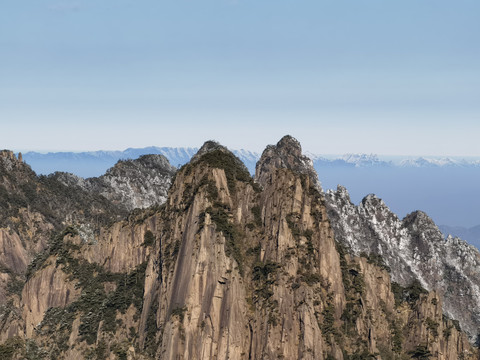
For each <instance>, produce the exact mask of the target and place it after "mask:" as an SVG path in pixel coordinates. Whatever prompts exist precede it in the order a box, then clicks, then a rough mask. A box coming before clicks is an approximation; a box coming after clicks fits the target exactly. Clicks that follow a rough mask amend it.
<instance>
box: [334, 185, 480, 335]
mask: <svg viewBox="0 0 480 360" xmlns="http://www.w3.org/2000/svg"><path fill="white" fill-rule="evenodd" d="M326 200H327V208H328V214H329V217H330V219H331V223H332V226H333V229H334V231H335V238H336V239H337V241H340V242H341V243H343V244H344V245H345V246H347V247H348V248H349V249H351V251H352V252H353V253H354V254H357V255H359V254H362V253H366V254H372V255H374V256H380V257H381V259H383V260H382V261H384V263H385V265H387V266H388V267H389V268H390V269H391V274H392V279H393V281H396V282H398V283H399V284H401V285H403V286H405V285H407V284H409V283H410V282H411V281H412V280H414V279H418V280H419V281H420V282H421V284H422V285H423V286H424V287H425V288H426V289H430V290H433V289H437V291H438V292H439V294H440V295H441V296H442V297H443V298H444V310H445V312H446V313H447V314H448V315H449V316H450V317H452V318H454V319H457V320H459V321H460V324H461V325H462V329H464V330H466V331H467V332H468V333H469V335H470V337H471V338H472V339H473V338H475V337H476V336H477V331H478V328H479V326H480V288H479V285H480V253H479V252H478V250H477V249H476V248H474V247H473V246H471V245H468V244H467V243H466V242H465V241H462V240H460V239H458V238H453V237H448V238H447V239H446V240H445V238H444V236H443V234H442V233H441V232H440V230H439V229H438V228H437V226H436V225H435V224H434V222H433V221H432V220H431V219H430V218H429V217H428V216H427V215H426V214H425V213H423V212H421V211H416V212H413V213H411V214H409V215H408V216H406V217H405V218H404V219H403V220H400V219H398V217H397V216H396V215H395V214H394V213H392V212H391V211H390V209H389V208H388V207H387V206H386V205H385V203H384V202H383V201H382V200H380V199H379V198H377V197H376V196H374V195H368V196H367V197H365V198H364V199H363V200H362V202H361V203H360V204H359V205H358V206H355V205H353V204H352V202H351V201H350V197H349V195H348V192H347V190H346V189H345V188H343V187H341V186H339V187H338V189H337V190H336V191H329V192H327V194H326Z"/></svg>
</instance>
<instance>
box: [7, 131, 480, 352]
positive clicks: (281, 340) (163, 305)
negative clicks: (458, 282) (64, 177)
mask: <svg viewBox="0 0 480 360" xmlns="http://www.w3.org/2000/svg"><path fill="white" fill-rule="evenodd" d="M370 204H371V206H372V209H371V208H370ZM367 205H368V206H367ZM378 205H379V204H378V202H377V200H376V199H375V198H373V197H371V198H370V199H368V201H366V203H365V208H366V209H365V211H367V210H368V212H369V213H371V212H370V210H373V207H377V206H378ZM367 208H368V209H367ZM372 214H373V213H372ZM386 215H387V214H386V213H383V212H382V211H378V212H375V216H376V217H377V218H378V217H380V216H386ZM419 220H420V217H418V220H415V219H412V221H411V222H408V227H409V228H411V229H417V230H418V229H421V224H420V223H422V224H423V223H424V222H425V221H423V222H420V221H419ZM333 221H334V219H333V218H330V217H329V215H328V209H327V206H326V201H325V196H324V194H322V192H321V191H320V188H319V183H318V179H316V177H315V176H312V174H311V173H310V168H309V166H308V161H306V160H305V158H304V157H303V155H301V150H300V148H299V144H298V142H296V140H295V139H293V138H291V137H286V138H284V139H282V140H281V141H280V142H279V143H278V144H277V145H276V146H270V147H268V148H267V149H266V150H265V152H264V154H263V155H262V160H261V162H260V163H259V165H258V166H257V174H256V177H255V179H253V178H252V177H251V176H250V174H249V173H248V171H247V170H246V168H245V167H244V166H243V164H241V162H240V161H239V160H238V159H237V158H236V157H235V156H234V155H233V154H232V153H231V152H229V151H228V150H227V149H226V148H224V147H222V146H220V145H218V144H216V143H214V142H208V143H207V144H205V146H204V147H203V148H202V149H201V150H200V151H199V154H198V156H195V157H194V158H193V159H192V161H191V162H190V163H189V164H187V165H185V166H183V167H182V168H181V169H180V170H179V171H178V173H177V174H176V176H175V180H174V182H173V184H172V187H171V189H170V191H169V194H168V199H167V201H166V203H165V205H164V206H162V207H160V208H157V209H147V210H144V211H137V212H135V213H133V214H131V215H130V216H129V217H128V218H127V219H125V220H123V221H121V222H118V223H115V224H113V225H111V226H108V227H104V228H102V230H101V231H100V232H99V233H98V234H94V235H93V236H86V235H85V234H86V233H87V232H86V231H84V230H82V229H79V227H69V228H67V229H66V230H65V231H64V232H63V233H62V234H60V235H59V236H57V237H56V238H55V239H54V240H53V241H52V243H51V245H50V247H49V249H48V251H47V253H45V254H44V255H43V256H42V257H41V258H38V259H37V260H36V261H35V262H34V264H33V265H31V266H30V268H29V269H30V271H29V272H28V280H27V285H26V287H25V289H24V291H23V294H22V299H21V301H22V306H23V308H24V309H25V312H24V314H23V320H24V321H25V323H26V326H25V328H26V334H24V338H25V339H26V340H23V341H27V340H28V341H33V342H34V343H35V344H36V347H37V349H38V351H40V352H43V353H45V354H46V355H47V356H49V357H50V358H55V359H63V358H78V359H82V358H83V359H91V358H97V359H105V358H111V359H114V358H120V359H121V358H123V359H125V358H131V359H219V358H221V359H329V360H330V359H339V360H348V359H368V358H373V357H375V358H378V359H392V358H404V357H406V356H410V357H414V358H427V357H433V358H435V359H438V360H446V359H449V360H450V359H452V360H453V359H458V358H463V359H472V360H473V359H474V358H475V357H476V356H477V353H476V351H475V350H474V349H473V348H472V347H471V345H470V344H469V343H468V340H467V338H466V336H465V334H463V333H461V332H460V331H459V330H458V329H457V328H456V327H455V325H456V324H455V323H454V322H453V321H452V320H449V319H447V318H446V317H445V318H444V317H443V314H442V298H441V296H440V294H439V293H437V292H430V293H428V292H427V291H425V290H424V289H422V287H421V286H420V285H419V284H418V283H415V284H413V285H411V286H408V287H407V286H405V287H402V286H400V285H398V284H392V283H391V280H390V274H389V273H388V271H387V268H386V266H385V265H384V264H382V263H381V262H380V261H375V259H372V258H371V257H370V258H367V257H358V256H353V255H352V254H351V253H349V251H348V249H347V248H346V247H345V246H344V245H342V243H339V242H337V241H336V240H335V237H336V235H335V232H334V228H332V223H333ZM406 224H407V223H406ZM414 224H415V225H414ZM405 226H407V225H405ZM395 231H396V230H395ZM398 231H406V230H402V229H399V230H398ZM411 231H414V230H411ZM419 231H420V230H419ZM347 233H348V232H347V231H345V234H347ZM419 236H420V235H419ZM420 237H421V236H420ZM412 274H413V273H412ZM412 276H413V275H412ZM48 281H49V282H51V283H53V284H55V286H52V287H51V288H52V289H53V288H57V291H55V292H54V293H55V294H57V295H54V293H53V292H50V291H49V290H47V291H44V292H42V291H40V289H41V288H42V286H41V284H43V283H45V282H48ZM61 284H63V285H61ZM57 285H58V286H57ZM72 285H73V289H74V290H76V291H77V292H75V293H74V294H73V295H72V296H69V297H68V298H67V296H66V294H67V293H68V291H67V290H69V289H71V288H70V286H72ZM47 287H48V286H47ZM69 294H70V293H69ZM30 310H32V311H31V312H30ZM42 311H43V314H42ZM32 314H33V315H32ZM9 344H10V343H7V342H6V343H5V344H4V345H1V346H3V348H2V347H0V351H3V350H5V349H7V348H5V347H8V346H11V345H9ZM8 349H11V348H8ZM8 349H7V350H8ZM22 349H23V350H22ZM12 351H13V352H12V353H14V354H17V355H18V356H17V355H15V356H17V357H21V355H19V354H21V352H22V351H26V346H24V347H23V348H22V346H21V345H18V346H17V348H15V349H14V350H12ZM0 353H1V352H0Z"/></svg>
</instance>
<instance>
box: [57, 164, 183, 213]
mask: <svg viewBox="0 0 480 360" xmlns="http://www.w3.org/2000/svg"><path fill="white" fill-rule="evenodd" d="M175 171H176V168H175V167H173V166H171V165H170V163H169V162H168V160H167V159H166V158H165V156H163V155H143V156H141V157H139V158H138V159H136V160H121V161H119V162H117V163H116V164H115V166H113V167H112V168H110V169H109V170H107V172H106V173H105V175H102V176H100V177H98V178H96V177H94V178H88V179H82V178H80V177H78V176H76V175H73V174H68V173H54V174H53V175H52V177H54V178H56V179H57V180H59V181H61V182H62V183H63V184H65V185H67V186H74V187H79V188H81V189H82V190H84V191H86V192H88V193H90V194H96V195H97V196H98V195H101V196H103V197H105V198H106V199H108V200H109V201H111V202H112V203H113V204H114V205H115V206H117V207H119V208H122V209H124V210H126V211H131V210H133V209H135V208H147V207H150V206H153V205H161V204H163V203H164V202H165V201H166V200H167V192H168V189H169V188H170V185H171V180H172V178H173V176H174V174H175Z"/></svg>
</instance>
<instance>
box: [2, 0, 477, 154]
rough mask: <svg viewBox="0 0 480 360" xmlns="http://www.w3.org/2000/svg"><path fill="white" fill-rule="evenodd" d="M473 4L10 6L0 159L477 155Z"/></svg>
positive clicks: (340, 1)
mask: <svg viewBox="0 0 480 360" xmlns="http://www.w3.org/2000/svg"><path fill="white" fill-rule="evenodd" d="M479 99H480V1H478V0H457V1H455V2H452V1H451V0H449V1H444V0H402V1H386V0H350V1H347V0H330V1H324V0H311V1H310V0H171V1H162V0H136V1H133V0H76V1H68V0H65V1H59V0H4V1H3V2H2V9H1V11H0V124H1V132H0V148H10V149H14V150H93V149H124V148H127V147H143V146H148V145H156V146H200V145H201V144H202V143H203V141H205V140H207V139H211V138H213V139H217V140H219V141H220V142H222V143H223V144H225V145H227V146H230V147H232V148H242V147H243V148H249V149H252V150H262V149H263V148H264V146H265V145H266V144H268V143H273V142H276V141H277V140H278V139H279V138H280V137H281V136H282V135H284V134H286V133H289V134H292V135H294V136H295V137H297V138H298V139H299V140H300V141H301V142H302V144H303V147H304V149H306V150H309V151H312V152H316V153H346V152H366V153H371V152H373V153H379V154H407V155H408V154H424V155H472V156H479V155H480V146H479V145H478V137H479V136H480V101H479Z"/></svg>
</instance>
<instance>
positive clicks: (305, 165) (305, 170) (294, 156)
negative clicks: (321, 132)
mask: <svg viewBox="0 0 480 360" xmlns="http://www.w3.org/2000/svg"><path fill="white" fill-rule="evenodd" d="M282 168H284V169H290V170H292V171H295V172H297V173H300V174H305V175H308V176H309V177H310V179H311V180H312V182H313V184H315V186H316V187H317V189H318V190H319V191H321V185H320V181H319V180H318V175H317V173H316V171H315V169H314V168H313V162H312V160H310V159H309V158H308V157H306V156H305V155H302V146H301V145H300V142H299V141H298V140H297V139H295V138H294V137H292V136H290V135H286V136H284V137H283V138H282V139H280V141H279V142H278V143H277V145H268V146H267V147H266V149H265V150H264V151H263V153H262V156H261V158H260V160H259V161H258V162H257V166H256V169H255V179H256V180H257V181H258V182H259V183H260V184H262V185H265V183H266V181H267V179H268V177H269V173H270V172H271V171H272V170H274V169H282Z"/></svg>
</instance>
